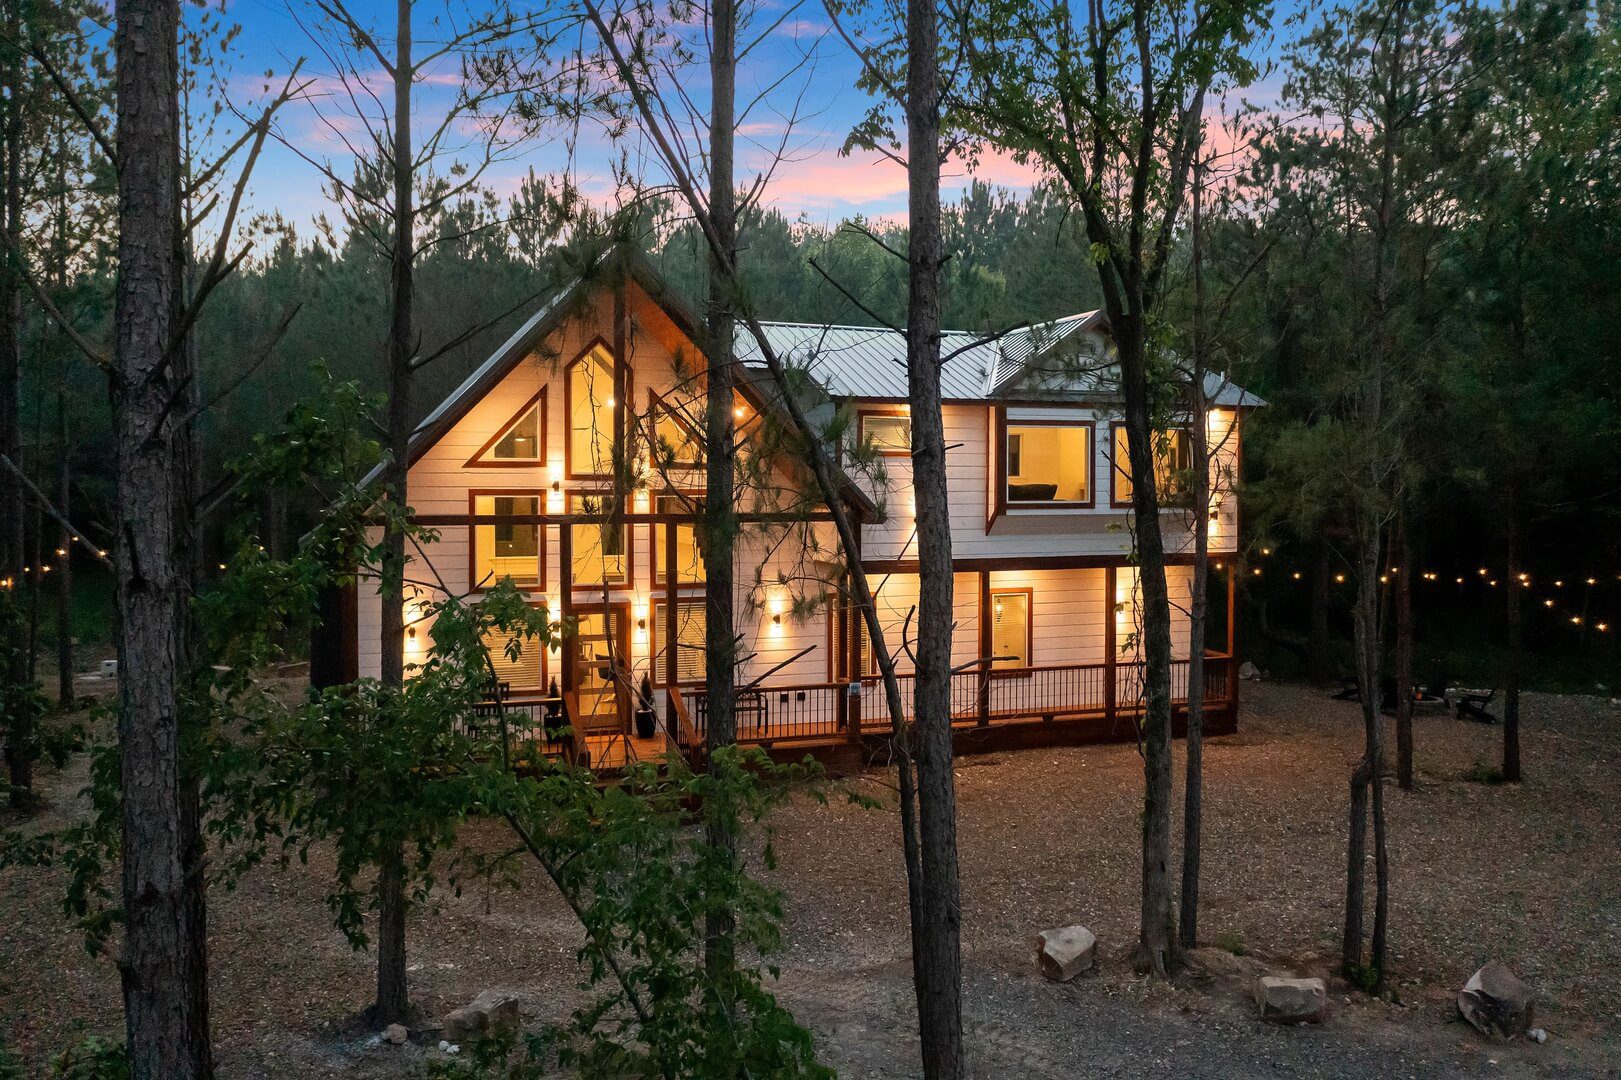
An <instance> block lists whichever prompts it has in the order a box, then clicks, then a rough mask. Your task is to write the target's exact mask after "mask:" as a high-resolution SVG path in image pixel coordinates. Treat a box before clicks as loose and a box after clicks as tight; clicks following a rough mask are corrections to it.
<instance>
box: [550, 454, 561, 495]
mask: <svg viewBox="0 0 1621 1080" xmlns="http://www.w3.org/2000/svg"><path fill="white" fill-rule="evenodd" d="M546 473H547V476H548V478H549V479H550V480H551V485H552V490H553V491H562V490H563V466H561V465H559V464H558V463H557V462H555V461H554V462H552V463H551V466H550V467H549V468H547V470H546Z"/></svg>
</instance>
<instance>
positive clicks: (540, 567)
mask: <svg viewBox="0 0 1621 1080" xmlns="http://www.w3.org/2000/svg"><path fill="white" fill-rule="evenodd" d="M503 496H512V497H514V498H523V497H524V496H532V497H533V498H534V499H535V501H536V502H537V503H538V504H539V507H540V509H541V510H542V511H544V510H545V507H546V492H545V491H544V490H543V489H540V488H468V490H467V516H468V517H469V518H474V517H476V516H477V515H478V500H479V499H480V498H481V497H483V498H490V497H494V498H501V497H503ZM484 527H485V526H482V525H478V524H469V525H468V526H467V589H468V591H469V592H472V593H482V592H483V591H484V587H483V586H481V585H480V584H479V583H478V580H479V579H478V530H479V529H481V528H484ZM490 527H491V528H494V526H493V525H492V526H490ZM535 530H536V532H537V534H538V535H539V537H540V542H539V544H538V546H539V548H540V554H539V555H538V556H537V557H536V559H535V573H536V574H537V580H536V581H535V582H533V583H525V582H513V584H514V585H516V586H517V587H518V588H519V589H520V590H524V591H528V590H536V591H542V592H544V591H545V589H546V580H547V575H546V570H547V566H546V547H547V544H548V542H549V541H550V537H549V536H548V535H547V528H546V526H545V525H536V526H535Z"/></svg>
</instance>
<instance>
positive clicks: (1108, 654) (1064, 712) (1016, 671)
mask: <svg viewBox="0 0 1621 1080" xmlns="http://www.w3.org/2000/svg"><path fill="white" fill-rule="evenodd" d="M699 325H700V324H699V323H698V322H697V321H696V317H695V316H694V314H693V313H692V312H691V311H690V310H689V309H688V307H687V306H686V305H685V304H684V303H683V302H682V301H681V300H680V299H679V298H678V297H676V296H674V295H673V294H672V293H671V291H670V290H669V289H668V288H667V287H666V285H665V284H664V283H663V282H662V281H661V280H660V279H659V278H658V276H657V274H656V273H655V272H654V271H653V270H652V269H651V267H650V266H649V265H648V264H647V263H646V262H645V261H643V260H640V259H637V258H630V259H623V258H620V259H616V260H615V265H614V268H603V269H599V270H598V271H597V272H594V273H591V274H589V275H588V277H586V278H582V279H580V280H578V281H576V282H574V283H573V284H572V285H570V286H568V287H566V288H562V289H560V290H558V291H557V293H556V294H555V295H553V296H552V297H551V299H549V300H548V301H547V302H546V303H545V304H543V305H542V306H541V308H540V310H538V311H536V312H535V313H534V314H533V315H532V316H531V317H530V318H529V319H528V320H527V321H526V322H525V323H524V324H523V325H522V326H521V327H520V328H519V329H518V330H517V332H516V333H514V334H513V335H512V337H511V338H510V339H509V340H508V341H507V342H506V343H505V344H503V345H502V346H501V348H500V349H498V350H497V351H496V352H495V353H494V355H492V356H491V357H490V358H489V359H488V360H487V361H485V362H484V363H483V364H482V365H480V366H479V367H478V368H477V370H475V371H474V372H473V373H472V374H471V375H470V376H469V377H468V378H467V379H466V381H465V382H464V383H463V384H462V385H461V386H460V387H458V388H457V389H456V390H455V392H453V393H452V394H451V395H450V396H449V397H447V398H446V399H445V400H444V401H443V402H442V403H441V404H440V405H439V406H438V407H437V408H435V409H434V410H433V411H432V412H431V413H430V414H429V415H428V417H427V418H426V419H425V420H424V422H423V423H422V424H421V425H420V427H419V429H418V431H417V433H416V436H415V437H414V438H413V440H412V443H411V458H410V473H409V501H410V503H411V505H412V507H413V508H414V510H415V512H416V514H417V516H418V519H419V520H421V521H422V522H423V523H425V524H428V525H431V526H432V527H433V528H434V529H435V530H436V531H437V533H438V535H439V539H438V541H437V542H436V543H434V544H430V545H426V546H424V547H423V548H421V549H420V550H417V551H414V552H412V554H411V560H412V561H411V565H410V567H409V568H408V570H407V573H406V578H407V580H408V582H410V583H411V585H410V586H408V590H407V591H408V594H409V595H408V599H407V602H406V608H407V610H406V613H405V614H406V625H407V630H406V634H407V641H406V662H407V665H408V666H409V665H410V664H411V663H412V662H413V661H418V660H420V659H421V658H422V656H423V653H424V650H425V649H426V648H427V646H428V642H429V640H430V639H431V635H432V632H433V628H432V623H431V620H430V619H428V618H425V617H424V615H423V613H422V611H421V610H420V608H419V606H418V605H420V604H421V603H423V602H424V601H425V600H427V599H429V598H430V597H431V592H432V590H433V589H438V588H442V589H446V590H452V591H455V592H457V593H464V594H473V595H476V594H478V593H479V592H480V591H481V590H483V589H486V588H488V587H489V585H490V584H491V583H492V582H495V581H497V580H501V579H510V580H511V581H512V582H513V583H514V584H515V585H516V586H517V587H518V588H519V589H521V590H522V591H523V593H524V594H525V596H526V597H527V598H528V600H529V602H530V603H532V604H535V605H537V606H542V607H544V608H546V609H547V611H548V614H549V615H551V616H552V617H554V618H561V619H563V620H564V622H565V624H566V625H569V626H571V627H572V632H571V633H569V634H567V635H565V636H564V639H563V640H562V641H561V642H559V643H557V644H556V645H555V646H554V647H552V648H549V649H548V648H544V647H536V646H534V645H533V644H532V645H531V647H529V648H524V649H522V651H521V652H520V655H519V656H518V657H517V658H516V659H513V658H511V657H509V656H508V655H507V652H506V649H505V646H506V644H507V643H506V642H504V641H492V642H491V643H490V644H491V646H492V649H491V652H492V657H493V664H494V667H495V669H496V673H495V678H494V679H493V680H492V688H491V695H492V697H494V698H499V701H500V707H499V712H500V713H501V715H503V716H504V717H505V718H506V719H505V720H504V721H503V722H504V723H507V724H509V725H510V726H511V730H512V731H513V732H514V735H513V736H512V737H514V738H518V739H520V740H530V741H531V742H532V743H533V744H534V745H540V742H541V740H542V738H543V736H542V732H543V729H544V727H545V726H547V720H548V717H550V718H552V721H553V722H554V723H555V719H556V717H557V716H558V715H561V716H562V717H563V718H564V721H565V723H566V724H567V726H568V727H569V728H570V729H571V730H572V732H573V733H574V734H573V736H572V738H571V740H570V745H571V746H572V747H573V748H574V749H575V752H580V751H582V750H583V752H584V754H585V755H586V756H588V757H589V759H590V761H591V762H592V763H593V765H595V766H597V767H605V768H613V767H616V766H621V765H623V764H625V763H626V762H628V761H633V760H637V759H646V758H649V757H657V756H659V755H662V754H663V753H665V752H666V751H668V750H670V749H674V750H677V751H679V752H683V753H688V754H692V755H694V756H696V755H697V754H698V752H699V751H700V749H701V747H702V744H703V740H704V735H705V721H706V716H707V702H706V700H705V693H706V691H705V678H704V676H705V672H704V650H703V644H704V620H705V603H704V587H705V582H704V562H703V557H702V543H703V526H702V523H701V509H702V500H703V498H704V470H703V438H702V435H701V431H702V427H703V415H704V411H705V405H706V397H705V391H704V386H703V372H704V369H705V364H704V362H703V359H702V354H701V352H700V349H699V346H698V344H697V343H698V342H700V341H701V340H703V335H702V333H701V332H700V330H699ZM765 333H766V336H767V338H768V339H769V341H770V343H771V346H772V350H773V351H774V352H775V353H776V354H777V355H778V356H780V357H782V358H783V359H784V361H785V362H786V363H787V364H788V365H789V373H790V376H791V379H790V381H791V382H793V383H794V384H795V389H794V390H793V393H794V394H795V397H796V400H797V401H798V403H799V404H800V406H801V408H802V411H803V412H804V414H805V415H807V416H808V417H809V418H811V421H812V424H813V425H817V426H819V432H820V433H821V437H823V438H825V439H827V440H829V441H830V442H831V443H833V444H834V445H836V447H837V451H838V458H837V460H838V463H839V468H840V472H839V475H838V477H837V482H838V486H839V489H840V496H839V500H840V505H841V506H842V508H843V509H844V511H845V512H846V513H848V514H849V515H850V517H851V519H852V521H853V522H854V523H855V525H856V532H857V544H856V547H857V549H858V550H855V551H851V552H846V551H844V550H843V549H842V546H841V545H840V543H839V540H838V534H837V532H836V531H835V529H834V526H833V523H832V515H831V514H830V513H829V510H828V506H827V504H826V502H825V501H824V500H821V499H820V498H819V497H818V495H817V489H816V486H815V485H814V484H813V483H812V477H811V476H810V475H809V473H808V471H807V469H806V466H805V456H804V454H803V452H802V450H801V452H796V450H795V446H794V440H795V438H796V436H795V435H794V434H793V430H792V426H791V425H789V424H787V423H786V421H785V417H784V402H785V399H784V398H783V396H782V394H781V392H779V391H778V390H777V389H776V387H777V385H778V384H777V382H776V381H775V380H773V379H771V378H770V377H769V376H768V375H767V373H766V371H765V367H764V360H763V357H762V356H761V355H760V352H759V349H758V347H757V345H756V343H755V341H754V339H753V338H752V337H751V336H750V335H749V334H748V333H746V332H743V331H740V332H739V334H738V340H737V352H738V358H739V361H740V365H739V369H738V374H739V378H738V384H739V385H738V392H737V394H736V396H735V399H734V403H733V416H734V422H735V424H736V429H737V432H738V446H739V454H740V456H741V458H742V464H741V465H740V468H739V482H738V491H737V493H736V496H735V499H734V506H735V508H736V510H737V511H738V515H739V519H740V534H739V536H738V542H737V554H736V559H735V563H734V579H735V589H736V600H737V603H736V611H737V629H738V634H739V653H740V661H739V664H740V666H739V670H738V678H737V686H738V691H737V698H736V705H737V723H738V737H739V740H740V741H741V742H745V743H752V744H758V745H760V746H763V747H765V748H767V749H768V750H769V751H770V752H771V753H772V754H773V755H774V756H779V757H783V758H799V757H802V756H804V755H805V754H807V753H810V754H814V755H817V756H819V757H821V758H823V759H826V760H846V761H858V760H866V759H870V758H871V757H873V756H874V755H879V754H882V753H883V752H884V750H885V748H886V746H887V743H888V739H887V736H888V732H889V727H890V721H889V718H888V713H887V710H886V708H885V705H884V698H883V693H882V688H881V686H880V685H879V680H878V676H877V671H876V667H875V665H874V662H873V657H872V651H871V649H870V648H869V645H868V642H867V633H866V631H865V627H864V625H863V624H862V622H861V620H860V619H859V618H858V617H857V612H856V610H855V609H854V607H853V605H852V604H851V603H850V601H849V592H848V588H847V585H848V579H847V576H846V575H847V570H848V567H849V566H851V565H856V564H857V563H858V564H859V565H860V566H861V567H862V568H864V569H865V571H866V572H867V574H868V576H869V580H870V582H871V585H872V588H873V589H874V590H875V595H876V599H877V606H878V609H879V616H880V621H881V624H882V626H883V627H884V635H885V639H886V642H887V643H888V644H889V646H890V647H891V648H892V649H894V650H896V651H897V653H898V655H899V658H900V659H899V670H900V671H901V672H902V677H901V681H902V690H903V693H905V694H906V695H907V697H908V698H909V696H910V694H909V691H910V675H909V672H910V669H911V661H910V659H909V656H908V654H907V651H906V648H905V644H906V641H907V640H908V637H909V634H910V633H911V632H912V631H913V630H914V629H915V603H916V597H917V591H918V581H917V561H916V554H917V552H916V546H915V544H916V541H915V522H914V508H913V500H912V492H911V483H910V473H911V460H910V457H909V439H910V433H911V423H910V419H909V417H908V415H907V405H906V368H905V362H904V360H905V342H904V339H903V337H902V335H900V334H898V333H896V332H895V331H893V330H889V329H882V328H873V327H865V326H821V325H808V324H797V323H768V324H766V326H765ZM942 356H943V357H945V358H946V359H945V363H944V366H943V376H942V383H943V396H944V422H945V432H946V442H947V464H948V470H949V480H950V492H951V531H952V550H953V557H954V561H955V569H956V576H955V582H954V585H955V590H954V596H955V608H956V622H955V628H954V638H953V641H954V670H955V674H954V676H953V686H952V723H953V727H954V730H955V732H956V741H957V745H958V748H959V750H960V751H962V752H972V751H974V750H983V749H991V748H1004V747H1017V746H1037V745H1051V744H1059V743H1080V742H1088V741H1100V740H1108V739H1130V738H1134V737H1135V735H1136V725H1135V721H1136V718H1137V717H1138V716H1139V715H1140V712H1141V661H1140V656H1139V650H1138V648H1137V644H1136V643H1137V639H1138V636H1139V635H1138V626H1139V620H1138V605H1137V587H1136V573H1135V570H1134V567H1133V559H1132V553H1131V543H1132V541H1131V531H1130V528H1129V514H1130V510H1129V503H1130V480H1129V477H1128V475H1127V474H1126V472H1125V471H1124V469H1125V462H1126V441H1125V436H1124V431H1123V430H1122V427H1121V424H1120V422H1119V419H1120V396H1119V394H1118V392H1117V391H1116V390H1115V389H1114V388H1113V387H1112V379H1113V372H1112V368H1111V364H1110V344H1109V336H1108V328H1107V324H1106V322H1105V320H1104V319H1103V318H1102V317H1101V316H1100V315H1099V314H1098V313H1097V312H1090V313H1086V314H1081V315H1075V316H1072V317H1069V318H1064V319H1059V320H1056V321H1054V322H1051V323H1048V324H1044V325H1042V326H1038V327H1032V328H1029V329H1024V330H1020V331H1017V332H1014V333H1010V334H1006V335H1004V336H1001V337H999V338H995V339H991V340H987V339H986V338H984V337H980V336H977V335H975V334H972V333H968V332H957V331H952V332H948V333H946V334H945V336H944V340H943V342H942ZM1206 389H1207V394H1206V399H1207V401H1208V403H1209V407H1208V410H1207V420H1208V431H1209V436H1210V446H1211V450H1212V459H1211V490H1212V492H1213V500H1212V510H1211V513H1210V514H1209V516H1208V520H1205V521H1198V522H1196V521H1194V520H1193V514H1192V511H1191V509H1190V508H1189V506H1188V505H1187V500H1186V499H1185V498H1183V497H1181V496H1182V493H1183V492H1184V491H1185V489H1186V483H1187V475H1188V473H1189V471H1190V462H1191V450H1190V446H1189V443H1188V432H1187V429H1186V425H1185V424H1182V425H1172V426H1171V430H1169V431H1168V432H1167V433H1166V434H1165V436H1164V437H1163V438H1162V439H1161V440H1160V443H1161V445H1160V454H1161V455H1162V456H1163V461H1161V462H1160V463H1159V475H1160V476H1161V477H1162V478H1163V486H1164V488H1165V489H1166V497H1165V500H1164V501H1165V503H1166V506H1165V508H1164V509H1163V510H1162V522H1163V525H1164V526H1165V533H1166V546H1167V550H1168V552H1169V561H1170V564H1171V565H1170V566H1169V568H1168V576H1169V584H1170V589H1171V596H1172V604H1173V640H1174V648H1175V652H1174V656H1175V662H1174V668H1173V696H1174V697H1175V699H1176V710H1175V711H1176V714H1177V716H1178V717H1180V716H1181V715H1182V713H1183V711H1184V709H1185V704H1186V702H1185V698H1186V690H1187V666H1188V664H1187V655H1188V637H1189V635H1188V616H1187V612H1188V600H1189V594H1190V583H1191V572H1190V564H1191V561H1192V551H1193V537H1194V535H1195V534H1194V532H1193V529H1194V528H1204V529H1206V530H1207V535H1208V537H1209V550H1210V552H1211V558H1212V566H1213V570H1212V576H1211V587H1210V595H1211V598H1212V603H1211V608H1210V610H1211V618H1210V622H1209V625H1210V631H1209V632H1208V633H1207V635H1206V638H1207V649H1206V652H1207V657H1208V660H1207V663H1206V672H1207V677H1206V685H1205V699H1206V709H1205V717H1206V720H1205V723H1206V730H1207V731H1210V732H1213V733H1222V732H1230V731H1232V730H1234V727H1235V723H1236V713H1237V698H1238V682H1237V678H1236V667H1235V642H1234V640H1233V619H1232V610H1233V595H1234V581H1233V574H1234V573H1235V572H1236V571H1235V569H1234V564H1233V561H1232V558H1231V556H1232V554H1233V553H1234V551H1235V545H1236V543H1237V537H1238V520H1239V519H1238V513H1239V511H1238V500H1237V491H1236V483H1237V478H1238V471H1239V462H1240V449H1241V438H1240V436H1241V431H1242V426H1243V418H1244V416H1245V414H1246V413H1247V412H1248V411H1249V410H1250V409H1252V408H1255V407H1257V406H1258V405H1260V404H1261V402H1260V401H1259V400H1258V399H1256V398H1254V397H1253V396H1252V395H1249V394H1246V393H1245V392H1244V391H1243V390H1241V389H1240V388H1238V387H1236V386H1233V385H1230V384H1228V383H1226V382H1225V381H1223V380H1222V379H1220V378H1214V377H1213V378H1212V379H1211V380H1210V382H1209V384H1208V386H1207V388H1206ZM345 608H346V615H345V619H346V624H345V626H344V632H343V633H342V635H341V637H342V638H343V639H344V641H345V645H344V649H345V652H346V655H345V656H344V664H343V666H344V667H345V668H347V669H349V671H350V672H351V673H352V674H357V675H362V676H375V675H377V674H378V670H379V662H380V659H379V652H380V650H379V631H380V625H381V607H380V598H379V596H378V593H377V590H376V583H375V582H374V581H369V580H362V581H361V582H360V583H359V584H358V586H357V588H356V589H355V591H354V593H353V594H352V595H351V596H349V597H348V598H347V603H346V604H345ZM644 686H650V687H651V688H652V694H651V698H652V708H653V712H654V716H655V723H654V725H653V730H652V731H651V732H649V731H648V730H647V717H646V715H645V711H644V712H643V715H642V716H641V717H640V718H639V719H640V720H641V724H640V725H638V724H637V722H636V721H637V720H638V717H637V712H638V710H639V709H642V708H643V706H644V704H645V703H644V700H643V696H642V689H643V687H644ZM554 689H555V694H554V693H553V691H554ZM548 710H550V711H549V712H548ZM638 727H640V728H641V730H640V733H638ZM547 745H550V744H547Z"/></svg>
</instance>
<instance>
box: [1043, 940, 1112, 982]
mask: <svg viewBox="0 0 1621 1080" xmlns="http://www.w3.org/2000/svg"><path fill="white" fill-rule="evenodd" d="M1036 961H1037V962H1038V963H1039V964H1040V965H1041V973H1042V974H1043V975H1045V976H1047V978H1049V979H1052V980H1053V981H1054V982H1069V980H1071V979H1073V978H1074V977H1075V976H1077V975H1079V974H1081V973H1082V972H1086V971H1091V970H1092V969H1093V968H1095V967H1097V963H1098V939H1097V937H1096V935H1094V934H1093V933H1092V931H1090V930H1088V929H1087V928H1086V927H1084V926H1061V927H1059V928H1058V929H1056V930H1043V931H1042V932H1041V933H1040V934H1038V935H1036Z"/></svg>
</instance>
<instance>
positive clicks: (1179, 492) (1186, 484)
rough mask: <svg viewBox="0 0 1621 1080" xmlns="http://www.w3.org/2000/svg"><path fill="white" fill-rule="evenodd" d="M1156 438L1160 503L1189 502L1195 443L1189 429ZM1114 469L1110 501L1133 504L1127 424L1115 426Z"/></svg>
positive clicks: (1158, 434) (1156, 481)
mask: <svg viewBox="0 0 1621 1080" xmlns="http://www.w3.org/2000/svg"><path fill="white" fill-rule="evenodd" d="M1153 439H1154V489H1155V491H1156V492H1157V493H1158V495H1159V501H1160V502H1161V503H1171V502H1175V501H1177V500H1183V499H1186V498H1187V497H1188V496H1189V495H1190V494H1192V491H1193V440H1192V439H1191V438H1189V436H1188V431H1187V429H1186V428H1171V429H1170V430H1169V431H1156V432H1154V433H1153ZM1113 442H1114V446H1113V447H1112V453H1111V454H1110V458H1111V460H1112V461H1113V463H1114V467H1113V469H1112V470H1111V473H1112V479H1113V482H1114V483H1113V489H1112V491H1111V493H1110V501H1111V502H1113V503H1114V505H1116V506H1128V505H1130V503H1131V494H1132V490H1133V489H1132V483H1131V449H1130V446H1129V444H1128V442H1127V440H1126V425H1124V424H1120V423H1116V424H1114V425H1113Z"/></svg>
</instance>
